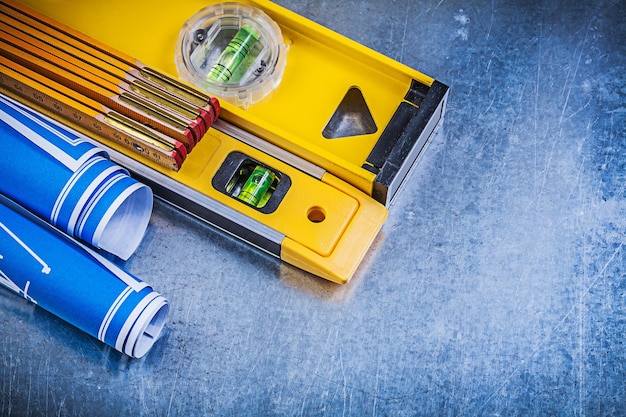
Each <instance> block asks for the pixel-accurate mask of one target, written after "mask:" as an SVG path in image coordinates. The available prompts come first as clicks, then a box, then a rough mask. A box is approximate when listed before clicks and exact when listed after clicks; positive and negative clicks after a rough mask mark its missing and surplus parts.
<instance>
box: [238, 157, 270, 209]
mask: <svg viewBox="0 0 626 417" xmlns="http://www.w3.org/2000/svg"><path fill="white" fill-rule="evenodd" d="M275 178H276V174H274V172H273V171H272V170H270V169H267V168H265V167H262V166H260V165H257V166H256V167H255V168H254V171H252V174H250V177H249V178H248V180H247V181H246V183H245V184H244V185H243V187H242V188H241V192H240V193H239V195H238V196H237V198H238V199H240V200H242V201H245V202H246V203H248V204H251V205H253V206H255V207H257V208H261V207H262V204H264V203H265V202H267V198H264V197H268V195H267V194H268V191H269V189H270V187H271V186H272V183H273V182H274V179H275Z"/></svg>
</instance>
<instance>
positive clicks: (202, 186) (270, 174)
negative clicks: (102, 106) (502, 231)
mask: <svg viewBox="0 0 626 417" xmlns="http://www.w3.org/2000/svg"><path fill="white" fill-rule="evenodd" d="M116 1H117V3H116ZM26 2H27V3H28V1H26ZM30 3H31V4H32V5H33V7H34V8H35V9H37V10H39V11H40V12H42V13H43V14H41V13H38V12H36V11H34V10H32V9H28V8H26V7H24V6H22V5H20V4H19V3H14V2H13V1H6V0H0V13H2V15H4V16H7V17H5V20H6V21H7V22H6V23H7V25H9V26H11V27H12V28H14V29H19V30H20V31H21V32H22V33H25V34H27V35H28V36H34V37H36V36H37V35H35V34H34V33H35V32H33V30H37V31H39V32H41V33H45V35H46V36H50V37H52V38H53V39H50V38H45V39H44V37H43V36H42V38H41V40H42V42H44V43H46V44H47V45H49V48H48V47H46V46H44V45H41V44H40V45H39V47H38V49H39V50H41V51H45V52H48V53H50V54H53V55H55V52H56V55H55V56H56V58H57V59H60V60H63V61H64V62H68V61H71V60H72V59H82V60H85V61H89V64H90V65H91V66H93V67H95V68H100V69H102V70H103V71H104V72H106V73H108V74H111V75H113V76H115V73H116V72H117V70H121V71H123V75H124V74H132V75H134V76H137V78H139V77H141V79H142V80H144V81H146V82H148V83H151V85H161V84H162V83H163V82H164V81H163V80H165V82H166V83H167V84H168V85H170V86H171V85H174V86H175V87H174V88H176V89H180V90H184V92H185V94H186V96H185V97H186V99H187V100H188V101H189V102H192V101H193V100H195V99H196V97H198V96H202V93H200V92H198V91H197V90H198V89H197V88H192V87H188V86H184V84H183V85H181V83H177V82H176V80H175V79H171V77H168V76H166V75H163V74H164V73H174V72H175V71H176V69H175V67H174V58H173V55H174V54H175V53H176V54H178V53H181V51H175V50H174V45H173V43H174V42H173V39H175V38H176V37H177V35H178V34H179V32H180V29H181V27H184V23H185V22H186V20H187V19H188V18H189V16H192V15H193V14H194V13H195V12H197V5H194V4H193V2H191V1H182V2H179V3H177V5H176V7H171V4H170V3H167V2H164V1H163V2H160V0H157V4H154V2H153V3H152V4H151V6H150V7H149V8H145V7H142V6H141V5H138V4H134V3H132V2H131V3H122V2H121V1H118V0H112V2H109V3H106V5H102V4H94V3H92V4H89V5H83V4H82V3H81V2H79V1H72V0H70V1H68V2H66V3H64V5H63V6H62V7H57V8H54V7H52V6H51V5H48V4H45V3H43V4H42V3H36V2H34V1H33V2H30ZM216 3H217V2H215V1H209V4H210V5H213V4H216ZM241 4H244V5H248V6H251V7H256V8H259V9H262V10H263V11H264V13H267V15H269V16H270V17H271V19H273V21H275V22H276V23H277V26H278V27H279V28H280V30H281V31H282V35H281V39H282V41H284V43H285V48H284V49H279V51H280V52H281V53H282V58H284V53H285V51H287V50H288V52H287V53H288V57H287V65H286V67H285V68H284V75H282V80H281V81H280V83H279V84H277V85H276V87H275V88H274V89H273V90H272V91H271V93H269V94H267V96H265V95H263V97H261V98H260V99H259V100H258V101H257V102H254V103H249V105H248V106H247V107H246V108H245V109H244V108H242V107H239V106H237V105H235V104H232V103H229V102H224V103H222V106H223V109H224V111H223V112H222V120H218V121H217V122H216V123H214V128H211V129H209V130H208V131H207V132H206V134H205V135H204V138H203V140H202V141H201V142H198V143H194V145H195V146H194V147H193V154H190V155H189V156H188V157H187V159H186V160H185V163H184V165H183V166H179V167H177V168H179V170H178V172H176V171H175V170H172V169H168V168H166V167H165V165H164V164H159V163H158V162H157V161H155V160H154V159H151V160H146V159H144V158H141V157H140V155H138V154H136V153H133V152H129V149H130V147H128V146H126V147H125V146H124V144H123V143H121V142H120V141H113V142H111V141H107V142H103V135H102V134H98V133H97V132H94V130H93V129H89V127H88V126H85V125H84V124H81V123H76V120H73V119H72V118H67V117H66V118H65V120H66V121H68V123H69V124H70V125H72V126H73V127H75V128H77V129H79V130H81V131H83V133H86V134H87V135H89V136H90V137H92V138H94V139H95V140H97V141H100V142H102V143H103V144H105V146H106V147H107V149H108V150H109V152H110V154H111V155H112V158H113V159H115V160H116V161H117V162H118V163H120V164H121V165H123V166H125V167H126V168H128V169H129V170H130V171H131V172H132V173H133V174H134V175H135V176H136V177H137V178H139V179H141V180H142V181H144V182H145V183H147V184H149V185H150V186H151V187H152V188H153V190H154V192H155V194H156V195H158V196H160V197H161V198H163V199H165V200H166V201H168V202H170V203H172V204H173V205H175V206H177V207H179V208H181V209H182V210H184V211H187V212H189V213H191V214H193V215H195V216H198V217H199V218H201V219H203V220H205V221H207V222H209V223H211V224H213V225H214V226H216V227H218V228H220V229H222V230H224V231H226V232H228V233H230V234H233V235H235V236H237V237H239V238H241V239H243V240H244V241H246V242H248V243H250V244H252V245H254V246H256V247H258V248H261V249H262V250H265V251H267V252H268V253H271V254H273V255H276V256H278V257H280V258H281V259H282V260H284V261H286V262H288V263H291V264H293V265H295V266H298V267H300V268H302V269H305V270H307V271H309V272H312V273H314V274H317V275H319V276H322V277H324V278H326V279H329V280H332V281H334V282H338V283H345V282H347V281H348V280H349V279H350V277H351V276H352V275H353V273H354V271H355V270H356V267H357V266H358V264H359V262H360V260H361V259H362V257H363V256H364V254H365V253H366V251H367V250H368V248H369V246H370V245H371V242H372V241H373V239H374V238H375V236H376V235H377V233H378V231H379V230H380V228H381V227H382V224H383V223H384V221H385V219H386V215H387V209H386V207H385V205H389V204H390V203H391V201H392V199H393V196H394V195H395V194H396V193H397V190H398V189H399V188H400V186H401V184H402V181H403V180H404V178H405V177H406V175H407V173H408V171H409V170H410V169H411V167H412V166H413V165H414V163H415V161H416V159H417V157H418V156H419V154H420V153H421V151H422V149H423V147H424V146H425V144H426V143H427V141H428V139H429V138H430V136H431V135H432V133H433V131H434V129H435V128H436V127H437V125H438V124H439V123H440V121H441V119H442V118H443V114H444V111H445V102H446V99H447V87H446V86H445V85H443V84H441V83H439V82H437V81H436V80H434V79H432V78H430V77H427V76H425V75H423V74H421V73H419V72H417V71H414V70H411V69H409V68H406V67H404V66H402V65H400V64H398V63H396V62H394V61H392V60H390V59H388V58H385V57H383V56H381V55H380V54H376V53H374V52H372V51H371V50H369V49H366V48H364V47H362V46H360V45H358V44H356V43H354V42H352V41H349V40H347V39H346V38H343V37H341V36H339V35H337V34H335V33H333V32H330V31H329V30H327V29H325V28H322V27H320V26H318V25H316V24H314V23H312V22H310V21H308V20H306V19H303V18H302V17H300V16H297V15H295V14H293V13H291V12H289V11H287V10H285V9H283V8H280V7H279V6H276V5H274V4H272V3H270V2H268V1H263V0H246V1H243V2H241ZM85 6H89V7H85ZM101 6H103V7H104V9H103V10H100V11H99V10H97V9H98V7H101ZM93 13H96V14H98V15H99V17H100V13H102V19H98V20H97V21H93V19H85V16H86V15H87V14H93ZM8 16H10V18H11V19H15V20H17V21H18V22H22V23H23V24H24V25H25V26H28V28H25V27H22V26H21V25H19V24H17V23H14V22H9V19H8ZM0 17H2V16H0ZM54 18H56V19H59V20H61V21H62V22H65V23H66V24H67V26H66V25H65V24H63V23H57V22H56V21H55V20H53V19H54ZM87 20H89V21H90V23H89V24H87V23H86V21H87ZM120 22H122V23H128V25H126V26H125V27H126V29H127V30H126V31H125V32H124V34H123V36H122V34H121V32H118V31H113V30H110V28H111V27H114V25H115V26H117V25H118V24H119V23H120ZM142 22H143V23H148V22H153V23H155V24H156V26H155V27H157V28H158V30H145V29H146V28H145V27H143V26H142ZM70 26H72V27H74V28H75V29H72V28H71V27H70ZM139 28H141V30H139ZM183 30H184V29H183ZM81 31H82V32H85V33H87V34H89V35H91V36H92V37H88V36H86V35H83V34H82V33H81ZM39 32H37V33H39ZM4 33H10V30H8V29H7V30H5V31H4ZM148 34H149V36H148ZM200 34H201V35H205V33H204V32H202V33H200ZM257 35H259V33H258V32H256V31H254V32H253V31H248V30H246V29H244V30H243V31H241V33H239V32H238V31H234V32H233V33H232V36H230V38H229V39H227V41H226V42H225V45H224V46H227V45H230V46H232V51H231V52H230V55H228V54H222V55H220V57H216V62H219V63H220V65H222V66H223V67H224V68H225V69H226V70H227V71H229V72H231V74H230V75H231V76H232V78H237V77H238V76H239V75H238V74H240V73H241V71H242V68H243V69H248V68H249V67H250V62H251V59H252V58H250V57H251V56H255V53H254V52H252V50H253V49H254V48H258V47H259V45H262V44H263V42H267V39H265V38H264V37H263V36H258V37H259V39H257ZM3 36H4V34H3ZM13 36H14V38H15V39H13V40H12V44H10V45H8V44H7V42H3V44H5V45H8V46H6V47H3V48H4V49H5V50H6V49H9V47H14V46H13V44H15V43H19V40H21V39H20V38H21V37H22V35H13ZM94 38H97V39H98V40H96V39H94ZM9 43H11V42H9ZM64 45H70V46H71V47H65V46H64ZM108 45H111V46H108ZM166 47H167V50H165V49H164V48H166ZM170 47H171V49H170ZM116 48H117V49H122V50H125V51H127V53H132V54H133V55H136V56H139V57H141V60H142V61H143V62H147V63H149V65H150V66H149V67H147V66H146V65H144V64H142V63H141V62H139V61H137V60H135V59H134V58H132V57H131V56H130V55H124V54H123V53H121V52H118V51H116ZM18 49H19V48H18ZM23 49H27V48H26V46H23V47H22V49H20V50H23ZM226 49H227V48H224V50H226ZM83 52H84V53H85V54H87V55H81V54H82V53H83ZM182 52H184V51H182ZM37 53H38V54H41V52H37ZM64 53H67V54H69V55H71V58H68V57H67V56H66V55H63V54H64ZM5 55H8V56H9V57H10V58H11V59H13V58H15V57H16V56H18V55H17V53H16V52H15V51H12V50H11V51H9V52H5ZM58 55H63V56H64V57H66V58H68V59H67V60H65V59H61V58H59V56H58ZM18 61H19V63H20V64H24V66H25V67H26V66H27V65H26V64H25V62H27V61H26V60H25V58H23V59H22V58H21V60H18ZM255 64H256V62H255ZM60 65H61V66H66V65H67V64H65V63H60ZM42 67H43V65H39V67H37V68H31V70H34V71H35V72H43V73H44V74H43V76H45V77H50V78H54V77H53V75H54V76H56V75H55V74H52V73H51V72H50V71H48V72H46V71H37V70H40V69H42ZM152 68H157V69H156V70H155V69H152ZM215 68H216V69H215V70H212V71H211V74H212V77H213V78H215V79H217V80H218V81H223V79H224V76H223V74H222V72H221V71H218V69H217V67H215ZM252 68H253V67H252ZM43 69H45V68H43ZM259 69H262V68H259ZM90 74H91V75H90V76H85V77H84V78H86V79H90V78H92V77H96V78H97V80H95V79H91V81H92V82H93V86H91V85H90V87H93V89H96V88H98V87H99V88H102V87H101V86H102V83H103V81H101V80H104V79H106V78H107V77H108V76H107V75H106V74H99V75H97V76H96V75H94V74H93V73H90ZM155 74H160V75H156V76H155ZM322 74H325V76H323V77H322V76H321V75H322ZM14 75H15V77H12V78H11V79H10V81H11V82H15V80H16V79H17V78H19V77H18V75H23V73H20V72H19V71H18V74H14ZM125 76H126V75H124V77H125ZM115 77H116V78H117V79H120V77H118V76H115ZM6 78H7V77H6V76H5V79H6ZM33 78H34V77H26V78H25V79H23V83H25V81H28V80H33ZM110 82H111V83H112V84H115V80H110ZM39 83H40V84H42V85H45V82H42V81H39ZM9 84H10V83H9ZM57 84H63V83H61V82H60V81H59V82H58V83H57ZM18 85H19V83H18ZM28 85H29V86H31V88H32V91H30V96H29V93H25V92H24V91H22V90H21V89H20V88H13V89H11V88H8V87H7V85H6V83H5V85H4V87H3V91H8V93H9V94H10V95H12V96H14V97H19V98H21V99H22V100H28V101H29V102H30V103H31V104H32V105H33V106H34V107H36V108H38V109H39V110H41V111H44V112H46V113H47V114H49V115H51V116H52V117H55V118H59V111H58V109H57V106H55V104H54V100H55V97H58V98H63V97H66V95H65V93H60V90H59V89H57V88H56V87H55V86H53V87H50V91H48V90H46V91H47V92H48V93H49V94H48V93H47V94H44V95H39V96H37V95H36V91H37V87H36V86H35V85H34V84H33V83H32V82H31V81H29V84H28ZM66 87H68V88H74V87H75V86H73V85H71V83H69V84H68V85H66ZM40 88H43V87H41V86H40ZM159 88H161V87H159ZM131 90H132V89H131ZM168 90H169V88H168ZM125 92H128V88H127V89H126V90H125ZM132 92H134V93H136V91H132ZM57 93H60V94H61V96H57V95H56V94H57ZM81 93H83V92H81ZM87 93H88V91H84V95H87ZM181 95H182V94H181ZM205 97H206V95H205ZM60 101H61V102H63V103H65V101H63V100H60ZM156 101H157V102H158V101H159V99H157V100H156ZM202 101H203V100H202V98H200V100H199V101H193V102H194V103H196V105H198V106H202V104H200V103H201V102H202ZM207 103H209V107H210V108H212V109H219V107H217V103H213V102H211V101H210V100H209V101H207V100H205V101H204V105H208V104H207ZM162 104H163V103H160V105H162ZM210 104H212V105H210ZM73 108H74V109H75V108H76V106H75V107H73ZM111 108H113V106H111ZM113 111H117V109H115V108H113ZM102 113H103V112H102V111H99V113H98V114H102ZM181 114H185V113H184V112H181ZM187 115H188V114H187ZM355 119H357V120H358V121H359V122H360V123H359V124H357V125H356V126H355V125H354V124H353V123H351V122H350V121H351V120H355ZM131 139H132V138H131ZM181 139H182V138H181ZM181 142H182V141H181ZM196 142H197V141H196ZM135 143H137V142H135ZM148 143H150V142H149V141H148ZM372 197H373V198H372Z"/></svg>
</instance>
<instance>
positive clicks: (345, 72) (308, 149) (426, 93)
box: [24, 0, 448, 206]
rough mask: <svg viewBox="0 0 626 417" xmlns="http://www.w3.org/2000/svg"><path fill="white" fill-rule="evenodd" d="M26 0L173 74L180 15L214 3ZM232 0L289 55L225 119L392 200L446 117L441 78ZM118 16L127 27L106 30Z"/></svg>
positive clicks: (266, 7) (248, 1) (226, 108)
mask: <svg viewBox="0 0 626 417" xmlns="http://www.w3.org/2000/svg"><path fill="white" fill-rule="evenodd" d="M24 2H25V3H28V4H31V5H32V7H33V8H35V9H37V10H39V11H41V12H43V13H44V14H45V15H47V16H50V17H52V18H56V19H58V20H60V21H61V22H63V23H64V24H66V25H69V26H72V27H74V28H75V29H76V30H79V31H81V32H84V33H86V34H88V35H91V36H92V37H94V38H97V39H98V41H100V42H104V43H106V44H108V45H110V46H111V47H113V48H116V49H119V50H123V51H124V52H125V53H128V54H131V55H134V56H136V57H138V58H139V59H141V61H142V62H145V63H146V64H148V65H149V66H150V67H153V68H158V69H159V70H161V71H163V72H165V73H170V74H175V73H176V72H177V69H176V66H175V63H174V61H175V60H174V55H175V53H178V51H175V50H173V49H174V48H175V45H174V39H176V38H177V36H178V34H179V32H180V31H181V28H182V27H183V26H184V24H185V22H186V21H187V20H189V19H190V17H191V16H194V15H195V14H196V13H197V12H198V10H199V8H200V7H202V6H203V5H214V4H217V3H220V1H217V0H209V1H205V2H202V5H200V4H199V3H197V2H194V1H191V0H182V1H179V2H177V3H176V4H175V6H174V5H172V3H171V2H168V1H166V0H154V1H152V2H151V3H150V5H149V7H146V5H145V3H141V2H127V1H123V0H111V1H109V2H106V3H99V4H94V3H93V2H89V3H86V2H80V1H78V0H70V1H65V2H64V3H63V5H59V4H57V3H50V2H37V1H34V0H24ZM238 3H240V4H244V5H249V6H253V7H256V8H258V9H260V10H262V11H263V12H264V13H266V14H267V15H268V16H269V17H270V18H271V19H272V20H273V21H274V22H275V23H276V24H277V25H278V26H279V27H280V30H281V33H282V38H283V40H284V43H285V45H287V46H288V51H287V52H286V58H287V63H286V66H285V69H284V74H283V76H282V80H281V82H280V85H279V86H278V87H276V88H275V89H274V90H273V91H272V92H271V94H270V95H268V96H267V97H266V98H264V99H262V100H260V101H258V102H256V103H254V104H251V105H249V106H248V107H247V109H243V108H241V107H238V106H236V105H233V104H231V103H229V102H224V101H222V108H223V112H222V118H223V120H226V121H228V122H230V123H232V124H234V125H236V126H238V127H241V128H243V129H245V130H247V131H250V132H253V133H254V134H255V135H257V136H259V137H261V138H263V139H265V140H267V141H269V142H272V143H274V144H277V145H278V146H280V147H281V148H283V149H286V150H288V151H289V152H291V153H293V154H295V155H298V156H300V157H302V158H304V159H306V160H309V161H311V162H313V163H315V164H316V165H318V166H320V167H322V168H324V169H326V170H327V171H329V172H331V173H333V174H334V175H336V176H338V177H339V178H341V179H343V180H345V181H347V182H348V183H350V184H352V185H354V186H356V187H357V188H359V189H361V190H362V191H363V192H365V193H366V194H368V195H371V196H373V197H374V198H375V199H376V200H378V201H380V202H381V203H383V204H385V205H387V206H388V205H390V204H391V202H392V200H393V197H394V195H395V194H396V193H397V191H398V189H399V188H400V187H401V185H402V182H403V181H404V179H405V178H406V176H407V174H408V172H409V170H410V169H411V167H412V166H413V165H414V163H415V162H416V160H417V158H418V157H419V155H420V154H421V151H422V149H423V148H424V146H425V144H426V143H427V142H428V140H429V138H430V137H431V136H432V133H433V132H434V130H435V128H436V127H437V126H438V125H439V123H440V122H441V121H442V119H443V116H444V113H445V104H446V101H447V92H448V88H447V86H446V85H444V84H442V83H441V82H439V81H437V80H435V79H434V78H432V77H429V76H427V75H424V74H422V73H420V72H418V71H416V70H413V69H411V68H408V67H406V66H404V65H402V64H400V63H398V62H396V61H393V60H392V59H390V58H387V57H385V56H383V55H381V54H379V53H376V52H374V51H372V50H370V49H368V48H366V47H364V46H362V45H360V44H358V43H356V42H354V41H351V40H349V39H347V38H345V37H343V36H341V35H338V34H337V33H335V32H332V31H330V30H329V29H327V28H324V27H322V26H320V25H318V24H315V23H314V22H311V21H310V20H308V19H305V18H303V17H302V16H299V15H297V14H295V13H293V12H290V11H289V10H286V9H285V8H282V7H280V6H278V5H276V4H274V3H272V2H270V1H266V0H241V1H239V2H238ZM93 15H97V16H98V19H93V18H91V17H90V16H93ZM120 24H122V25H123V26H124V28H125V29H124V31H120V30H114V29H113V28H117V27H119V26H118V25H120ZM355 119H356V120H358V121H363V120H371V121H372V122H373V123H366V124H365V125H359V124H354V123H352V122H351V121H353V120H355Z"/></svg>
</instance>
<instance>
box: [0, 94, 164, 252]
mask: <svg viewBox="0 0 626 417" xmlns="http://www.w3.org/2000/svg"><path fill="white" fill-rule="evenodd" d="M0 149H2V150H3V156H2V158H0V193H2V194H4V195H5V196H7V197H9V198H11V199H12V200H14V201H16V202H17V203H19V204H20V205H22V206H24V207H26V208H27V209H28V210H29V211H31V212H33V213H35V214H36V215H38V216H39V217H41V218H42V219H44V220H45V221H47V222H49V223H50V224H52V225H54V226H56V227H58V228H59V229H61V230H62V231H64V232H66V233H67V234H69V235H71V236H74V237H76V238H78V239H80V240H82V241H84V242H87V243H89V244H90V245H93V246H95V247H97V248H100V249H103V250H105V251H107V252H110V253H112V254H114V255H116V256H118V257H120V258H122V259H128V258H129V257H130V256H131V255H132V254H133V253H134V252H135V250H136V249H137V246H138V245H139V243H140V242H141V239H142V238H143V235H144V234H145V231H146V228H147V226H148V222H149V219H150V214H151V212H152V203H153V199H152V197H153V196H152V190H151V189H150V188H149V187H147V186H146V185H144V184H141V183H139V182H137V181H136V180H135V179H133V178H131V177H130V176H129V175H128V172H127V171H126V170H125V169H123V168H122V167H120V166H118V165H116V164H114V163H113V162H111V161H110V160H109V159H108V155H107V154H106V152H105V151H104V150H102V149H101V148H99V147H97V146H96V145H94V144H92V143H91V142H89V141H87V140H86V138H85V137H84V136H82V135H80V134H78V133H77V132H75V131H72V130H70V129H67V128H65V127H63V126H61V125H60V124H58V123H56V122H55V121H53V120H51V119H48V118H47V117H45V116H43V115H41V114H39V113H37V112H35V111H33V110H31V109H29V108H27V107H25V106H23V105H21V104H19V103H18V102H16V101H14V100H12V99H10V98H8V97H5V96H2V95H0Z"/></svg>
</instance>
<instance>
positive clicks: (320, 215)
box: [307, 207, 326, 223]
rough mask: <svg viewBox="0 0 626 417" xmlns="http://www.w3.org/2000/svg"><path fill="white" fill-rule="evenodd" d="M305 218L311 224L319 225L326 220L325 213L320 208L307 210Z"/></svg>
mask: <svg viewBox="0 0 626 417" xmlns="http://www.w3.org/2000/svg"><path fill="white" fill-rule="evenodd" d="M307 217H308V218H309V220H310V221H311V222H313V223H321V222H323V221H324V220H326V212H324V209H323V208H321V207H312V208H310V209H309V211H308V213H307Z"/></svg>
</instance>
